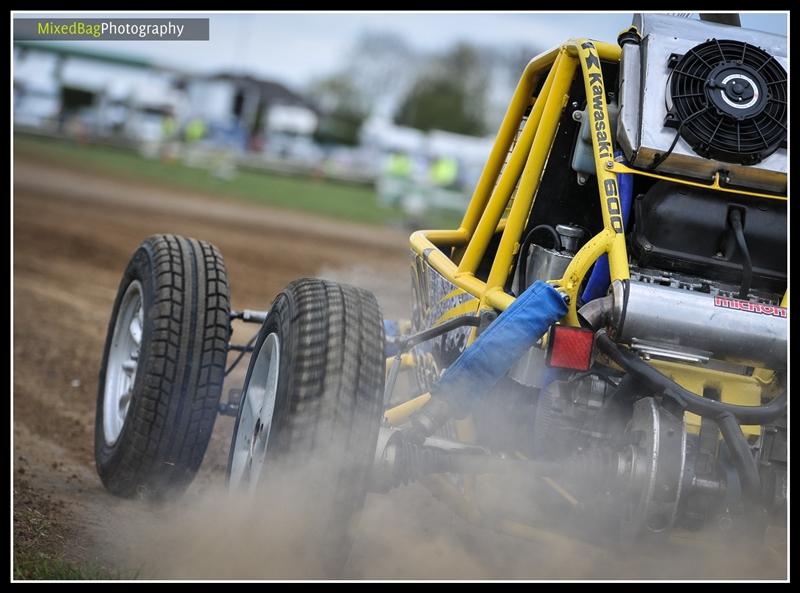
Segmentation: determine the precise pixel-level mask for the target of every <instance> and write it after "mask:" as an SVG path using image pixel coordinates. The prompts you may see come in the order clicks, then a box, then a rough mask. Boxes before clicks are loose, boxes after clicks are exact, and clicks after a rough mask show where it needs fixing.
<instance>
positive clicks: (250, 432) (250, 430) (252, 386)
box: [229, 333, 280, 494]
mask: <svg viewBox="0 0 800 593" xmlns="http://www.w3.org/2000/svg"><path fill="white" fill-rule="evenodd" d="M279 367H280V340H279V339H278V335H277V334H275V333H271V334H269V335H268V336H267V337H266V339H265V340H264V343H263V344H262V345H261V348H260V349H259V351H258V355H257V357H256V361H255V363H254V365H253V371H252V373H251V376H250V380H249V381H248V383H247V386H246V389H245V392H244V394H242V399H241V400H240V402H239V407H240V412H239V423H238V426H237V428H236V436H235V438H234V443H233V451H232V455H231V471H230V481H229V485H230V488H231V489H232V490H244V491H247V492H249V493H251V494H253V493H255V491H256V489H257V488H258V483H259V481H260V478H261V474H262V471H263V469H264V463H265V461H266V456H267V445H268V443H269V436H270V433H271V431H272V415H273V413H274V411H275V397H276V394H277V392H278V370H279Z"/></svg>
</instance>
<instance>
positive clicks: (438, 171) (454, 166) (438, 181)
mask: <svg viewBox="0 0 800 593" xmlns="http://www.w3.org/2000/svg"><path fill="white" fill-rule="evenodd" d="M429 178H430V181H431V183H432V184H433V185H435V186H436V187H439V188H442V189H449V188H452V187H454V186H455V185H456V182H457V180H458V161H456V159H454V158H452V157H448V156H440V157H439V158H437V159H435V160H434V161H433V164H432V165H431V169H430V174H429Z"/></svg>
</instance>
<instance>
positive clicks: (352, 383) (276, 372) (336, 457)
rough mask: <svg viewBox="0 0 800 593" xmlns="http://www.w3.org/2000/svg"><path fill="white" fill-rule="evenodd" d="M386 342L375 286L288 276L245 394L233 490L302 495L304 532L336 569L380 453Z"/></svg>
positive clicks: (298, 498) (233, 456)
mask: <svg viewBox="0 0 800 593" xmlns="http://www.w3.org/2000/svg"><path fill="white" fill-rule="evenodd" d="M383 342H384V336H383V319H382V316H381V312H380V308H379V306H378V302H377V300H376V299H375V297H374V296H373V295H372V294H371V293H369V292H367V291H365V290H362V289H359V288H355V287H352V286H346V285H342V284H337V283H335V282H329V281H325V280H318V279H301V280H297V281H295V282H292V283H291V284H290V285H289V286H288V287H287V288H286V289H285V290H284V291H283V292H281V293H280V294H279V295H278V297H277V298H276V299H275V301H274V302H273V304H272V308H271V309H270V313H269V315H268V317H267V319H266V320H265V322H264V325H263V326H262V328H261V331H260V333H259V336H258V338H257V341H256V344H255V347H254V350H253V356H252V357H251V360H250V366H249V368H248V371H247V376H246V378H245V383H244V386H243V390H242V398H241V400H240V403H239V413H238V416H237V419H236V425H235V428H234V432H233V438H232V443H231V450H230V456H229V461H228V482H229V486H230V488H231V490H233V491H235V492H240V493H244V495H245V496H246V497H247V498H249V500H250V501H251V502H252V501H254V500H259V499H261V495H262V494H263V495H264V496H266V497H269V496H270V495H271V494H272V495H278V496H284V497H285V499H286V501H288V503H289V504H292V505H295V506H296V505H300V506H301V507H302V508H301V509H298V510H300V511H301V513H302V515H303V516H304V517H305V518H306V519H307V521H306V524H305V525H304V529H306V530H307V531H308V536H307V539H306V541H309V542H310V541H313V542H315V543H316V544H319V547H320V548H321V549H323V550H324V553H325V554H326V555H327V558H326V561H325V564H326V566H327V567H328V569H330V570H334V571H335V570H337V569H338V568H340V567H341V565H342V564H343V563H344V561H345V560H346V558H347V552H348V550H349V536H348V531H349V527H350V525H351V523H352V520H353V518H354V517H355V515H356V514H357V513H358V511H359V510H360V508H361V506H362V505H363V502H364V498H365V496H366V492H367V485H368V480H369V471H370V469H371V467H372V463H373V459H374V456H375V447H376V444H377V438H378V428H379V425H380V420H381V417H382V414H383V385H384V375H385V361H384V357H383V352H384V344H383ZM261 500H263V499H261ZM259 502H260V501H259ZM268 504H271V505H274V504H275V502H274V500H273V501H271V502H270V503H268Z"/></svg>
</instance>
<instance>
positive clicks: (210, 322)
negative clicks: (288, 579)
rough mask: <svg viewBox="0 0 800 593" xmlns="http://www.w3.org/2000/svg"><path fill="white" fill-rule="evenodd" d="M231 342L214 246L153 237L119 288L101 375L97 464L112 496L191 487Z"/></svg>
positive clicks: (224, 280) (155, 494)
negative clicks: (229, 341) (229, 342)
mask: <svg viewBox="0 0 800 593" xmlns="http://www.w3.org/2000/svg"><path fill="white" fill-rule="evenodd" d="M229 338H230V305H229V290H228V277H227V273H226V271H225V263H224V262H223V259H222V255H221V254H220V252H219V251H218V250H217V248H216V247H214V246H213V245H211V244H210V243H206V242H204V241H197V240H196V239H189V238H186V237H181V236H177V235H155V236H152V237H150V238H148V239H146V240H145V241H144V242H143V243H142V244H141V245H140V246H139V248H138V249H137V250H136V252H135V253H134V254H133V257H132V259H131V261H130V262H129V263H128V267H127V269H126V270H125V274H124V275H123V277H122V281H121V282H120V285H119V290H118V292H117V298H116V300H115V302H114V308H113V311H112V315H111V321H110V322H109V326H108V334H107V337H106V344H105V349H104V351H103V362H102V366H101V370H100V381H99V389H98V394H97V412H96V416H95V442H94V444H95V461H96V464H97V472H98V473H99V474H100V478H101V480H102V481H103V484H104V485H105V487H106V488H107V489H108V490H109V491H110V492H111V493H113V494H116V495H118V496H123V497H133V496H140V497H142V498H148V499H162V498H164V497H166V496H168V495H178V494H181V493H182V492H183V491H184V490H185V489H186V487H187V486H188V485H189V484H190V483H191V481H192V479H193V478H194V475H195V473H196V472H197V469H198V468H199V467H200V463H201V462H202V460H203V456H204V454H205V451H206V448H207V446H208V442H209V440H210V438H211V432H212V430H213V428H214V421H215V419H216V415H217V407H218V405H219V398H220V393H221V391H222V383H223V379H224V375H225V360H226V357H227V353H228V340H229Z"/></svg>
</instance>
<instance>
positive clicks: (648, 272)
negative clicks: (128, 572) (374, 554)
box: [95, 14, 788, 549]
mask: <svg viewBox="0 0 800 593" xmlns="http://www.w3.org/2000/svg"><path fill="white" fill-rule="evenodd" d="M787 90H788V83H787V42H786V38H785V37H783V36H778V35H772V34H767V33H762V32H758V31H754V30H747V29H744V28H741V27H739V26H735V25H731V24H722V23H720V22H716V21H714V20H709V19H707V20H699V21H693V20H687V19H683V18H679V17H672V16H661V15H653V14H646V15H636V16H635V17H634V20H633V25H632V26H631V27H630V28H629V29H627V30H625V31H623V32H622V33H621V34H620V36H619V39H618V43H617V44H609V43H603V42H599V41H592V40H590V39H577V40H570V41H568V42H566V43H565V44H563V45H561V46H559V47H556V48H554V49H552V50H550V51H547V52H545V53H543V54H541V55H539V56H538V57H536V58H534V59H532V60H531V61H530V63H529V64H528V65H527V67H526V68H525V70H524V72H523V73H522V76H521V78H520V80H519V83H518V85H517V87H516V90H515V92H514V95H513V97H512V99H511V102H510V105H509V107H508V109H507V112H506V114H505V117H504V119H503V121H502V124H501V126H500V129H499V131H498V133H497V136H496V140H495V142H494V145H493V148H492V149H491V152H490V154H489V157H488V159H487V162H486V165H485V167H484V170H483V173H482V175H481V177H480V179H479V181H478V183H477V186H476V187H475V190H474V194H473V195H472V198H471V201H470V203H469V206H468V207H467V210H466V212H465V213H464V216H463V220H462V222H461V224H460V226H459V227H458V228H456V229H449V230H419V231H416V232H414V233H413V234H412V235H411V237H410V246H411V252H412V265H411V279H412V287H413V304H412V309H411V316H410V319H409V320H407V321H405V320H394V321H392V320H384V319H383V318H382V315H381V310H380V307H379V305H378V302H377V300H376V298H375V297H374V296H373V295H372V294H371V293H369V292H367V291H365V290H362V289H360V288H356V287H353V286H349V285H344V284H339V283H336V282H332V281H327V280H322V279H309V278H306V279H299V280H296V281H294V282H292V283H291V284H289V285H288V286H287V287H286V288H285V289H284V290H283V291H282V292H281V293H280V294H278V296H277V297H275V299H274V301H273V302H272V304H271V306H270V308H269V310H267V311H249V310H245V311H234V310H232V309H231V305H230V296H229V289H228V281H227V275H226V271H225V265H224V262H223V259H222V256H221V255H220V253H219V251H218V250H217V249H216V248H215V247H214V246H212V245H211V244H209V243H206V242H203V241H198V240H195V239H190V238H185V237H181V236H176V235H159V236H154V237H150V238H148V239H147V240H146V241H144V242H143V243H142V245H141V246H140V247H139V248H138V250H137V251H136V252H135V254H134V255H133V258H132V259H131V261H130V264H129V265H128V268H127V270H126V271H125V274H124V277H123V279H122V282H121V284H120V287H119V292H118V294H117V297H116V301H115V303H114V309H113V314H112V318H111V321H110V324H109V329H108V336H107V341H106V345H105V352H104V355H103V362H102V369H101V373H100V385H99V393H98V399H97V416H96V437H95V452H96V461H97V469H98V472H99V474H100V477H101V479H102V481H103V483H104V485H105V486H106V487H107V489H108V490H110V491H111V492H112V493H114V494H116V495H120V496H127V497H133V496H140V497H146V498H150V499H163V498H165V497H168V496H175V495H177V494H179V493H181V492H182V491H183V490H184V489H185V488H186V487H187V486H188V485H189V483H190V482H191V481H192V478H193V477H194V476H195V474H196V472H197V471H198V468H199V466H200V464H201V462H202V460H203V456H204V453H205V451H206V448H207V445H208V442H209V439H210V436H211V432H212V428H213V426H214V423H215V419H216V417H217V416H218V415H219V414H223V415H229V416H233V417H235V427H234V430H233V438H232V442H231V446H230V454H229V462H228V470H227V474H228V482H229V485H230V488H231V489H234V490H237V491H242V492H246V493H250V494H252V495H257V494H258V493H259V492H261V489H262V488H268V487H269V484H270V480H269V476H270V475H271V474H272V472H273V468H276V467H278V466H280V464H282V463H284V462H287V463H290V464H291V465H293V466H296V467H303V464H304V463H307V462H308V467H309V468H311V469H309V472H313V479H312V480H311V481H310V482H306V483H305V486H304V487H305V488H313V496H314V501H315V504H314V506H315V511H316V512H315V516H318V517H319V521H320V522H321V523H320V525H321V528H320V533H324V534H326V537H330V538H332V539H331V541H337V542H339V541H341V542H344V541H345V539H343V538H344V534H345V532H346V529H347V525H348V524H349V523H350V522H352V520H354V519H355V517H356V516H357V514H358V511H359V508H360V507H361V506H362V504H363V502H364V499H365V496H366V494H367V493H368V492H387V491H389V490H391V489H393V488H396V487H398V486H400V485H403V484H407V483H410V482H419V483H422V484H424V485H425V486H426V487H428V488H429V489H430V491H431V492H432V494H433V495H434V496H436V497H437V498H439V499H441V500H444V501H446V502H447V503H448V504H450V505H451V506H452V508H453V509H454V510H455V511H456V512H458V513H459V514H460V515H461V516H463V517H464V518H465V519H466V520H468V521H473V522H475V523H478V524H480V525H483V526H486V527H492V528H496V529H499V530H501V531H504V532H508V533H511V534H514V535H517V536H520V537H528V536H529V537H540V536H542V534H547V533H553V532H555V531H556V530H557V531H558V532H559V533H561V534H563V533H565V532H566V533H568V534H571V536H574V537H577V538H589V539H591V538H605V540H614V541H622V542H625V541H627V542H638V541H642V540H651V539H653V538H655V539H657V540H659V541H661V540H664V539H666V540H667V541H669V539H670V538H673V537H677V535H676V534H684V535H685V534H686V533H693V532H695V533H696V532H698V531H700V529H701V528H702V530H703V532H704V533H712V534H714V533H716V534H718V535H719V537H720V538H722V539H723V540H724V539H725V538H733V537H740V536H743V537H747V538H754V537H755V538H758V537H763V536H764V535H765V533H766V531H767V529H768V527H769V526H773V525H775V526H785V521H786V491H787V486H786V485H787V447H786V442H787V431H788V424H787V368H788V360H787V358H788V355H787V353H788V337H787V336H788V319H787V317H788V290H787V195H786V194H787V107H788V105H787ZM236 319H238V320H242V321H245V322H254V323H256V324H258V325H260V329H259V330H258V332H257V333H256V335H255V336H254V337H253V339H252V340H250V342H249V343H247V344H245V345H234V344H231V343H230V336H231V326H232V320H236ZM231 351H236V352H238V356H237V357H236V360H235V362H238V361H239V360H241V359H242V357H243V356H245V355H247V354H249V355H250V358H249V367H248V370H247V374H246V376H245V379H244V384H243V387H242V389H241V391H240V393H238V396H237V397H231V398H229V399H228V401H226V402H222V401H221V393H222V389H223V383H224V380H225V377H226V374H227V373H228V372H229V370H230V367H228V368H227V369H226V364H227V359H228V355H229V353H231ZM234 364H235V363H234ZM401 377H402V381H403V382H404V383H410V384H411V385H413V386H414V389H412V390H400V389H396V386H397V385H398V384H399V383H398V382H399V380H400V378H401ZM409 391H411V393H408V392H409ZM287 460H289V461H287ZM314 461H318V463H312V462H314ZM309 484H311V486H309ZM497 491H500V492H502V493H504V494H505V495H504V496H497ZM337 547H338V549H344V548H346V545H345V544H343V543H342V544H339V545H338V546H337Z"/></svg>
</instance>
